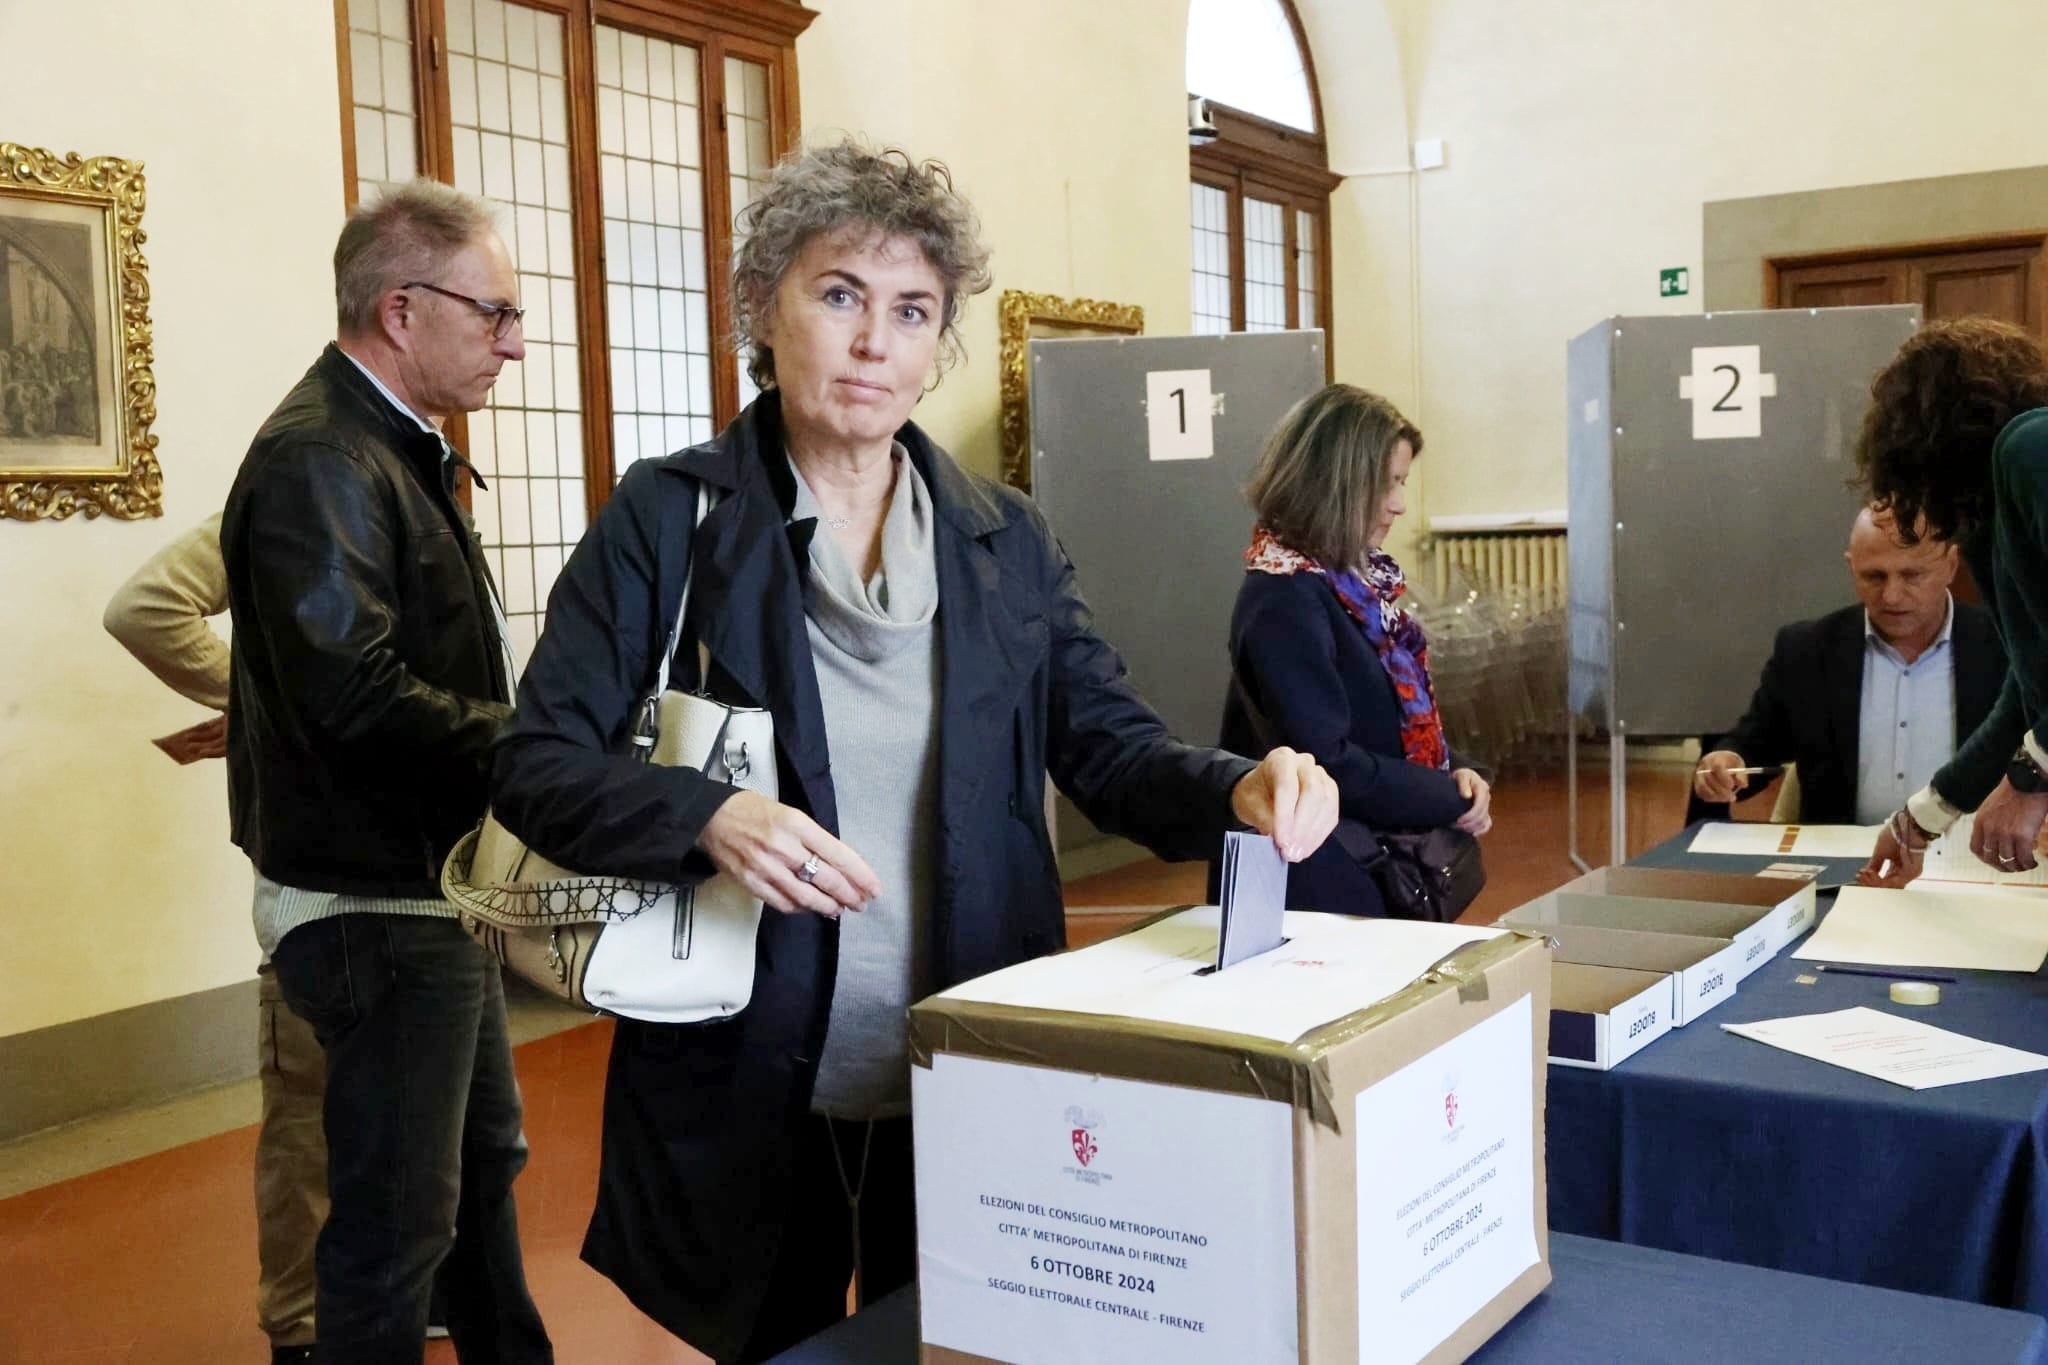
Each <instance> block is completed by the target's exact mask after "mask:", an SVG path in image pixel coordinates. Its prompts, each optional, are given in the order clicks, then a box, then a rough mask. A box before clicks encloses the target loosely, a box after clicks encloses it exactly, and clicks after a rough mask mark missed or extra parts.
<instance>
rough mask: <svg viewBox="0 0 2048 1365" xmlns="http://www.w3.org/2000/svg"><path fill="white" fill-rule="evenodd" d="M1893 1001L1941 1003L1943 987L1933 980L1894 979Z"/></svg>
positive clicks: (1907, 1003) (1916, 1003) (1904, 1003)
mask: <svg viewBox="0 0 2048 1365" xmlns="http://www.w3.org/2000/svg"><path fill="white" fill-rule="evenodd" d="M1892 1002H1893V1003H1894V1004H1899V1005H1939V1004H1940V1003H1941V987H1939V986H1937V985H1935V984H1934V983H1933V982H1932V981H1894V982H1892Z"/></svg>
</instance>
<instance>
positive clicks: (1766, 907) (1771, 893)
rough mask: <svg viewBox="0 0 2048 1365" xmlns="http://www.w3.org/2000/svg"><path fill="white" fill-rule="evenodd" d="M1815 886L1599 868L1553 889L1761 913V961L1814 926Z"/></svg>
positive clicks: (1804, 881) (1733, 875) (1810, 881)
mask: <svg viewBox="0 0 2048 1365" xmlns="http://www.w3.org/2000/svg"><path fill="white" fill-rule="evenodd" d="M1819 887H1820V882H1819V879H1818V878H1815V877H1812V876H1803V877H1777V876H1771V877H1756V876H1747V875H1744V874H1742V873H1739V872H1688V871H1684V870H1682V869H1680V868H1673V867H1598V868H1594V869H1593V870H1592V871H1591V872H1588V873H1587V874H1586V875H1585V876H1583V877H1580V878H1578V879H1576V880H1574V881H1570V882H1566V883H1565V884H1564V885H1563V886H1561V887H1559V888H1558V890H1560V891H1563V892H1565V893H1567V894H1570V895H1588V896H1627V897H1630V898H1632V899H1636V900H1665V901H1692V902H1695V903H1704V904H1709V905H1736V906H1748V907H1751V908H1753V909H1756V910H1761V911H1763V912H1764V926H1765V932H1764V935H1763V937H1762V940H1761V941H1762V943H1763V945H1764V952H1763V954H1762V958H1761V959H1760V961H1761V960H1768V959H1769V958H1770V957H1771V956H1772V955H1774V954H1776V953H1777V952H1778V951H1779V950H1781V949H1782V948H1784V946H1785V945H1786V944H1788V943H1790V942H1791V941H1792V940H1793V939H1795V938H1798V937H1799V936H1800V935H1801V934H1803V933H1805V932H1806V931H1807V930H1808V929H1811V928H1812V927H1813V922H1814V919H1815V917H1816V916H1817V914H1818V913H1819V911H1818V906H1819V899H1820V892H1819ZM1752 946H1753V945H1752Z"/></svg>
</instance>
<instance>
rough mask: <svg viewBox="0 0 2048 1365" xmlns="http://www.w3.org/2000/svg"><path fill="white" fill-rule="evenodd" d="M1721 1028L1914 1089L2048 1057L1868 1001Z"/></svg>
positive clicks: (2008, 1071) (2020, 1068)
mask: <svg viewBox="0 0 2048 1365" xmlns="http://www.w3.org/2000/svg"><path fill="white" fill-rule="evenodd" d="M1721 1027H1722V1028H1724V1029H1727V1030H1728V1031H1729V1032H1730V1033H1733V1034H1735V1035H1737V1036H1738V1037H1742V1038H1749V1039H1753V1040H1755V1041H1756V1042H1759V1043H1768V1044H1770V1045H1771V1046H1772V1047H1775V1048H1783V1049H1784V1050H1785V1051H1787V1052H1796V1053H1798V1054H1799V1055H1800V1056H1802V1057H1811V1058H1813V1059H1814V1060H1816V1061H1822V1062H1826V1063H1828V1065H1830V1066H1839V1067H1843V1068H1845V1069H1847V1070H1849V1071H1860V1072H1862V1073H1863V1074H1864V1075H1866V1076H1875V1077H1877V1078H1878V1079H1879V1080H1881V1081H1890V1082H1891V1083H1892V1084H1894V1085H1903V1086H1906V1087H1907V1088H1908V1089H1912V1090H1930V1089H1932V1088H1934V1087H1935V1086H1938V1085H1955V1084H1958V1083H1959V1082H1962V1081H1985V1080H1990V1079H1992V1078H1993V1077H1996V1076H2017V1075H2019V1074H2020V1073H2022V1072H2026V1071H2044V1070H2048V1057H2043V1056H2041V1055H2040V1054H2039V1053H2037V1052H2022V1051H2021V1050H2020V1049H2018V1048H2016V1047H2006V1046H2005V1045H2003V1044H2002V1043H1987V1042H1983V1041H1981V1040H1979V1039H1976V1038H1966V1037H1964V1036H1963V1035H1962V1034H1960V1033H1950V1032H1949V1031H1948V1030H1947V1029H1940V1028H1936V1027H1934V1026H1933V1025H1932V1024H1923V1023H1921V1022H1920V1021H1919V1020H1917V1019H1901V1018H1899V1017H1898V1016H1897V1015H1895V1014H1886V1013H1885V1012H1884V1011H1883V1010H1874V1009H1871V1008H1869V1007H1867V1006H1858V1007H1857V1008H1855V1009H1847V1010H1835V1011H1833V1012H1832V1013H1829V1014H1808V1015H1804V1016H1795V1017H1793V1018H1789V1019H1763V1020H1759V1021H1758V1022H1756V1023H1754V1024H1723V1025H1721Z"/></svg>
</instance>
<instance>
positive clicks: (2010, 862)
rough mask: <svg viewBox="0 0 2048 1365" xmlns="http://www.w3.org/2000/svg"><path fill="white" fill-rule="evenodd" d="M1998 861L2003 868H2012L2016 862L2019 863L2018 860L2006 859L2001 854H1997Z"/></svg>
mask: <svg viewBox="0 0 2048 1365" xmlns="http://www.w3.org/2000/svg"><path fill="white" fill-rule="evenodd" d="M1998 861H1999V863H2000V864H2001V865H2002V866H2005V867H2011V866H2012V865H2013V864H2014V863H2016V862H2018V861H2019V859H2018V858H2008V857H2006V856H2005V855H2004V854H2003V853H2001V854H1999V855H1998Z"/></svg>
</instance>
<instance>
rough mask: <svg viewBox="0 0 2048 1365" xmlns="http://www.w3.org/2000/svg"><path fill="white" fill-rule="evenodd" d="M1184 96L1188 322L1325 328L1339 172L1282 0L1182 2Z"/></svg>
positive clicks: (1301, 41) (1239, 328) (1296, 25)
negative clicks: (1334, 171) (1189, 231)
mask: <svg viewBox="0 0 2048 1365" xmlns="http://www.w3.org/2000/svg"><path fill="white" fill-rule="evenodd" d="M1188 95H1189V104H1188V108H1189V128H1188V138H1189V143H1190V148H1189V153H1188V160H1189V179H1190V180H1191V182H1192V183H1191V185H1190V187H1189V195H1190V205H1189V209H1190V213H1189V217H1190V221H1191V224H1192V228H1193V234H1194V235H1193V248H1194V270H1193V279H1192V281H1191V284H1192V294H1193V301H1194V324H1195V325H1194V330H1195V331H1196V332H1197V333H1217V332H1278V331H1285V330H1287V329H1290V328H1308V327H1320V328H1322V329H1323V330H1324V332H1325V333H1327V332H1328V331H1329V327H1330V191H1331V190H1332V189H1334V188H1335V187H1336V185H1337V177H1336V176H1333V175H1331V174H1330V159H1329V153H1328V151H1327V150H1326V149H1325V145H1324V141H1323V133H1322V116H1321V111H1320V108H1319V103H1318V101H1317V98H1316V76H1315V65H1314V63H1313V62H1312V61H1311V60H1310V59H1309V52H1308V43H1307V41H1306V40H1305V38H1304V37H1303V35H1302V28H1301V20H1300V18H1299V17H1298V16H1297V15H1296V14H1295V12H1294V6H1293V5H1292V3H1290V0H1192V3H1191V5H1190V6H1189V11H1188ZM1324 356H1325V360H1326V363H1327V358H1328V356H1329V348H1328V346H1325V348H1324Z"/></svg>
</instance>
